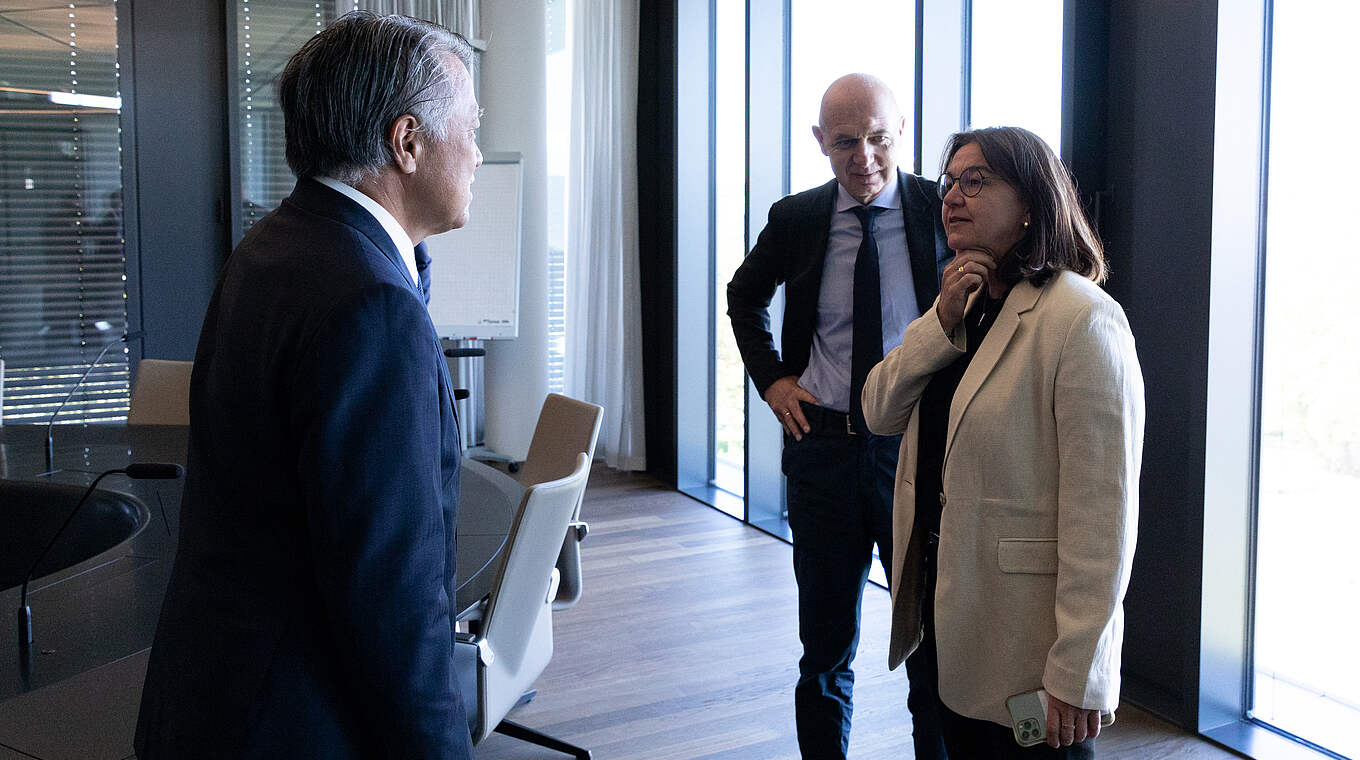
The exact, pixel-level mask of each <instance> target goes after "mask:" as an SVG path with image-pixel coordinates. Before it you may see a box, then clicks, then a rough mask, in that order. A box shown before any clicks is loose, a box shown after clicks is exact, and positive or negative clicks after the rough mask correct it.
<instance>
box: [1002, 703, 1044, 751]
mask: <svg viewBox="0 0 1360 760" xmlns="http://www.w3.org/2000/svg"><path fill="white" fill-rule="evenodd" d="M1006 709H1007V710H1008V711H1009V712H1010V714H1011V731H1013V732H1014V733H1015V741H1016V742H1017V743H1018V744H1019V745H1020V746H1021V747H1033V746H1034V745H1036V744H1042V743H1043V742H1044V741H1045V740H1046V739H1047V738H1048V692H1046V691H1044V690H1043V689H1035V690H1034V691H1026V692H1022V693H1020V694H1013V695H1011V696H1010V697H1008V698H1007V699H1006Z"/></svg>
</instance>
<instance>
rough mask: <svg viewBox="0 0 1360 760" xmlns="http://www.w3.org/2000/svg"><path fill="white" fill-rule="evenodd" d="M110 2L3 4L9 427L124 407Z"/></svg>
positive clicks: (0, 257)
mask: <svg viewBox="0 0 1360 760" xmlns="http://www.w3.org/2000/svg"><path fill="white" fill-rule="evenodd" d="M118 8H119V6H118V4H117V3H116V2H114V0H89V1H87V2H82V3H33V2H20V3H17V4H16V3H8V4H5V7H0V360H3V363H4V408H3V420H4V422H6V423H11V424H12V423H25V422H44V423H45V422H47V421H48V420H49V419H51V418H52V417H53V415H54V413H56V411H57V410H58V407H59V406H60V404H61V402H62V400H63V398H65V397H66V395H67V393H68V392H69V391H70V390H71V388H72V387H73V386H74V385H75V383H76V382H77V381H78V380H79V378H80V377H81V375H82V374H83V373H84V372H85V370H86V368H87V366H89V364H90V363H91V362H95V360H96V359H97V358H98V357H100V352H101V350H102V349H103V348H104V347H106V346H109V347H110V348H109V350H108V351H107V352H105V353H104V354H103V355H102V358H100V359H99V361H98V362H97V365H96V366H95V367H94V368H93V369H92V370H91V371H90V374H89V377H88V378H87V379H86V380H85V382H84V384H83V385H82V386H81V390H80V392H79V393H76V394H75V395H74V396H72V397H71V399H70V400H69V402H67V403H66V405H65V406H64V407H61V414H60V416H59V417H57V421H58V422H80V421H97V420H120V419H124V418H125V417H126V415H127V403H128V359H127V352H128V346H127V345H126V344H123V343H119V342H118V341H119V339H120V338H121V337H122V336H123V335H124V334H125V333H126V331H127V326H128V299H127V291H128V289H127V276H126V272H127V266H126V258H125V252H124V246H123V180H122V153H121V144H120V143H121V134H122V133H121V130H120V117H121V113H122V98H121V92H120V87H119V84H120V79H119V69H118V33H117V31H118Z"/></svg>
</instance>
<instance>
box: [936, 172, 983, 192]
mask: <svg viewBox="0 0 1360 760" xmlns="http://www.w3.org/2000/svg"><path fill="white" fill-rule="evenodd" d="M956 184H957V185H958V186H959V192H961V193H963V195H964V197H966V198H976V197H977V194H978V193H980V192H982V186H983V185H985V184H987V177H986V176H985V175H983V173H982V170H981V169H979V168H977V167H976V166H970V167H968V168H967V169H964V170H963V174H960V175H959V176H957V177H955V176H954V175H952V174H950V173H949V172H941V173H940V178H939V179H938V180H936V181H935V192H937V193H939V195H940V200H944V197H945V196H946V195H948V194H949V190H950V188H952V187H954V185H956Z"/></svg>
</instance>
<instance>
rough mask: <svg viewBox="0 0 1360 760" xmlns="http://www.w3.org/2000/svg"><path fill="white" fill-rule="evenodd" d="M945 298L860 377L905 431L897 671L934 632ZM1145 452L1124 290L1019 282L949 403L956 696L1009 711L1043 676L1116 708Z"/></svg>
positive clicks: (946, 357) (946, 658)
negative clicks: (928, 446) (927, 618)
mask: <svg viewBox="0 0 1360 760" xmlns="http://www.w3.org/2000/svg"><path fill="white" fill-rule="evenodd" d="M936 305H938V301H937V304H936ZM935 308H936V307H935V306H932V307H931V309H930V310H929V311H927V312H926V313H925V314H923V315H922V316H921V318H920V319H917V320H916V321H915V322H912V323H911V324H910V325H909V326H908V327H907V329H906V332H905V333H904V334H903V337H902V345H901V346H899V347H898V348H895V349H893V350H892V351H891V352H889V354H888V355H887V357H885V358H884V359H883V361H882V362H881V363H880V364H879V365H878V366H877V367H875V368H874V369H873V371H872V372H870V374H869V378H868V380H867V382H866V383H865V385H864V396H863V401H864V417H865V420H866V421H867V422H868V424H869V428H870V429H871V430H873V431H874V432H875V433H879V434H883V435H889V434H894V433H905V435H903V437H902V448H901V452H900V455H899V458H898V464H897V483H896V490H895V493H894V496H893V577H892V594H893V605H892V610H893V622H892V642H891V645H890V647H889V652H888V667H889V668H896V667H897V666H898V665H899V664H901V662H902V661H903V660H904V659H905V658H906V656H907V655H908V654H909V653H911V652H912V651H913V650H914V649H915V648H916V646H917V645H918V644H919V643H920V642H921V636H922V627H921V626H922V623H921V605H922V604H923V603H924V602H925V600H923V599H922V596H923V588H922V585H923V578H922V577H921V564H920V556H921V536H917V535H913V531H912V525H913V518H914V516H915V512H916V490H915V488H914V486H913V482H914V481H915V479H916V448H917V438H918V432H917V431H918V427H919V419H918V416H917V415H916V414H915V413H914V412H915V410H916V402H917V401H918V400H919V399H920V397H921V393H922V392H923V391H924V390H925V387H926V384H927V383H928V382H929V380H930V377H931V375H932V374H933V373H935V372H936V371H938V370H940V369H942V368H944V367H945V366H947V365H948V364H950V363H952V362H953V361H954V360H955V359H957V358H959V356H961V355H962V354H963V351H964V341H965V340H966V336H965V334H964V329H963V327H962V326H959V327H958V328H956V330H955V331H954V332H955V334H954V335H946V334H945V332H944V330H943V329H942V327H941V325H940V321H939V317H938V316H937V314H936V311H935ZM1142 448H1143V379H1142V373H1141V371H1140V370H1139V367H1138V358H1137V355H1136V354H1135V351H1134V345H1133V335H1132V334H1131V333H1130V332H1129V326H1128V321H1127V320H1126V319H1125V318H1124V312H1123V310H1122V309H1121V308H1120V307H1119V304H1117V303H1115V302H1114V300H1113V299H1111V298H1110V297H1109V296H1108V295H1106V294H1105V292H1104V291H1102V290H1101V289H1100V288H1099V287H1097V286H1096V285H1094V284H1093V283H1091V282H1090V281H1089V280H1087V279H1085V278H1083V277H1081V276H1080V275H1077V274H1074V273H1071V272H1063V273H1061V274H1059V275H1057V276H1055V277H1053V278H1052V279H1050V280H1049V282H1048V283H1047V284H1046V285H1045V286H1044V287H1042V288H1036V287H1034V286H1033V285H1031V284H1029V283H1028V282H1025V281H1022V282H1020V283H1019V284H1017V285H1016V286H1015V287H1014V289H1013V290H1012V292H1011V294H1010V296H1009V297H1008V298H1007V299H1006V302H1005V304H1004V306H1003V307H1002V309H1001V313H1000V315H999V316H998V317H997V320H996V322H995V323H994V324H993V326H992V328H991V330H990V331H989V332H988V334H987V337H986V339H985V340H984V341H983V342H982V346H981V347H980V348H979V350H978V352H977V354H976V355H975V356H974V357H973V361H972V362H971V363H970V364H969V366H968V371H967V372H965V373H964V375H963V378H962V380H961V381H960V383H959V387H958V390H957V391H956V392H955V393H954V400H953V404H952V405H951V407H950V409H949V426H948V433H947V438H946V443H945V459H944V479H943V482H944V493H943V494H941V495H940V499H941V500H942V502H944V504H945V506H944V512H943V515H942V518H941V524H940V545H939V569H938V586H937V591H936V596H935V620H936V643H937V648H938V656H939V669H940V697H941V699H942V700H943V701H944V703H945V704H946V705H948V706H949V707H950V709H952V710H954V711H955V712H957V713H960V714H962V715H966V716H969V717H972V718H978V719H983V720H991V721H995V722H997V723H1001V724H1003V725H1009V724H1010V720H1009V717H1008V715H1007V712H1006V698H1007V697H1008V696H1010V695H1012V694H1017V693H1019V692H1022V691H1028V690H1031V689H1036V688H1038V687H1039V686H1041V685H1042V686H1043V687H1044V688H1045V689H1047V690H1048V691H1049V692H1050V693H1051V694H1054V695H1055V696H1057V697H1058V698H1059V699H1062V700H1063V701H1065V702H1068V703H1070V704H1073V705H1078V706H1081V707H1083V708H1086V709H1098V710H1101V711H1102V712H1113V710H1114V708H1115V705H1116V704H1117V702H1118V701H1119V663H1120V649H1121V647H1122V645H1123V636H1124V632H1123V622H1124V621H1123V599H1124V592H1125V590H1126V589H1127V587H1128V578H1129V570H1130V567H1131V565H1132V562H1133V549H1134V540H1135V532H1136V529H1137V524H1138V472H1139V467H1140V462H1141V459H1142Z"/></svg>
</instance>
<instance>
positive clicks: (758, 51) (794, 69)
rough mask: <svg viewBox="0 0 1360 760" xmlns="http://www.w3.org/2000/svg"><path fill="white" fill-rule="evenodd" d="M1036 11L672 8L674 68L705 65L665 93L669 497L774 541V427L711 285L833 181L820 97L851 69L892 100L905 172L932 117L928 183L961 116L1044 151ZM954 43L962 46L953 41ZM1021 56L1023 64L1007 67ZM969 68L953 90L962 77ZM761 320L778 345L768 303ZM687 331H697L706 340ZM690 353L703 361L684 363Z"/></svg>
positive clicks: (1052, 119)
mask: <svg viewBox="0 0 1360 760" xmlns="http://www.w3.org/2000/svg"><path fill="white" fill-rule="evenodd" d="M1034 5H1035V7H1033V8H1030V9H1029V10H1030V11H1031V12H1028V13H1020V12H1018V11H1017V10H1016V9H1015V8H1013V7H1011V5H1010V4H1006V3H1002V2H998V1H997V0H972V2H968V1H967V0H951V1H950V2H936V3H925V2H894V3H881V2H878V3H876V2H869V1H868V0H845V1H844V2H839V3H837V4H836V5H835V7H834V8H832V7H829V6H828V5H827V4H826V3H824V2H818V1H817V0H747V2H734V3H725V2H709V3H696V4H692V5H690V4H682V5H681V9H680V17H679V18H680V34H679V38H680V53H679V54H680V60H684V61H690V62H691V63H693V62H695V61H703V60H706V61H708V65H707V68H706V69H702V68H700V69H698V70H696V67H694V66H685V67H682V69H681V71H680V80H681V81H680V83H679V97H680V111H679V119H680V125H679V127H680V128H679V139H678V143H679V154H680V157H679V191H680V197H679V206H680V209H679V211H680V216H681V220H680V227H679V229H678V230H677V241H678V245H679V248H680V253H679V255H680V269H679V272H678V285H677V287H678V289H679V292H678V296H679V305H680V315H679V322H680V324H679V326H678V330H679V332H678V335H677V341H678V345H679V346H680V355H679V358H680V361H679V362H678V366H677V374H678V378H677V379H678V385H679V392H678V404H679V407H680V408H679V411H678V417H677V429H678V443H679V447H680V457H679V465H678V469H679V477H678V480H679V483H680V487H681V489H682V490H684V491H686V492H687V493H690V494H692V495H695V496H696V497H698V498H701V499H703V500H705V501H708V502H709V503H711V504H714V505H715V506H718V507H719V508H721V509H724V511H727V512H729V513H730V514H733V515H736V516H741V515H742V513H743V508H742V507H743V503H744V508H745V509H744V512H745V518H746V519H747V520H748V521H749V522H751V523H752V524H754V525H757V526H759V527H761V528H763V529H765V530H767V531H769V532H771V533H774V534H776V535H784V536H787V535H788V533H787V531H788V528H787V522H786V520H785V517H786V515H785V512H784V508H783V488H782V476H781V474H780V472H779V449H780V445H781V444H780V441H781V437H780V434H779V428H778V423H777V422H775V421H774V420H773V418H772V415H770V414H769V409H768V407H767V406H766V405H765V403H764V401H763V399H761V398H760V396H759V394H757V393H756V392H755V389H754V388H753V386H751V385H750V383H749V381H748V380H746V379H745V378H744V376H743V368H742V366H741V364H740V358H739V355H738V354H737V351H736V348H735V344H734V341H733V339H732V333H731V324H730V322H729V321H728V318H727V316H726V292H725V285H726V283H727V282H728V280H730V279H731V277H732V274H733V272H734V271H735V270H736V268H737V266H739V264H740V262H741V259H742V257H743V256H744V255H745V253H746V251H747V250H748V248H749V246H750V245H751V244H753V243H754V241H755V239H756V237H757V235H758V234H759V232H760V230H761V228H762V227H763V226H764V224H765V221H766V212H767V210H768V209H769V207H770V204H772V203H773V202H774V201H776V200H778V199H779V198H780V197H781V196H783V195H786V194H788V193H794V192H799V191H802V190H806V189H808V188H811V187H815V186H817V185H820V184H822V183H824V182H826V181H827V180H829V179H831V177H832V172H831V168H830V165H829V163H828V160H827V157H826V156H825V155H823V154H822V152H821V150H820V146H818V145H817V142H816V140H815V138H814V137H813V135H812V126H813V125H814V124H816V123H817V119H818V115H819V114H818V111H819V108H820V102H821V97H822V94H823V93H824V92H825V90H826V88H827V86H828V85H829V84H830V83H831V82H832V81H833V80H835V79H836V78H837V77H839V76H842V75H844V74H847V73H852V72H862V73H868V74H872V75H874V76H877V77H879V78H880V79H882V80H884V81H885V82H886V83H887V84H888V86H889V87H890V88H892V90H893V92H894V94H895V95H896V97H897V101H898V106H899V107H900V109H901V111H902V113H903V115H904V116H905V123H906V128H905V130H904V134H903V136H902V140H901V142H900V143H899V146H898V153H897V159H898V163H899V165H900V166H901V167H902V168H903V169H906V170H908V171H912V170H914V169H915V167H916V165H917V161H918V156H917V151H918V148H917V143H918V142H920V140H919V139H918V135H917V131H918V125H919V124H921V123H922V118H921V114H920V110H921V109H923V108H924V109H927V110H929V109H931V108H933V109H934V112H935V113H939V114H942V115H941V116H939V117H938V118H934V119H931V120H927V121H929V122H930V123H929V125H928V126H929V127H930V129H931V130H933V131H932V132H931V137H930V140H929V141H927V142H929V144H922V145H921V146H920V148H919V150H920V152H921V153H922V154H923V156H924V158H923V160H921V164H922V169H921V170H922V171H923V172H924V173H926V174H928V175H931V176H933V175H934V174H935V171H936V166H935V164H936V161H937V157H938V151H939V149H940V147H941V145H942V144H943V135H945V134H948V133H949V132H952V131H955V130H957V129H960V128H962V127H963V126H964V124H965V119H966V118H967V114H968V112H969V108H970V107H971V109H972V111H973V112H974V113H976V114H978V115H979V116H980V117H982V118H986V119H987V120H988V122H989V123H1007V124H1020V125H1023V126H1027V127H1029V128H1031V129H1033V130H1035V131H1036V132H1039V133H1040V134H1041V135H1043V136H1044V137H1045V139H1047V140H1049V141H1050V142H1051V144H1053V145H1054V147H1055V149H1056V147H1057V141H1058V124H1059V123H1060V120H1061V103H1060V96H1059V95H1060V92H1061V86H1062V45H1061V39H1062V28H1063V16H1062V14H1063V8H1062V5H1063V4H1062V2H1061V0H1044V1H1043V2H1041V3H1036V4H1034ZM1027 7H1028V4H1027ZM918 27H920V28H919V29H918ZM1016 28H1020V29H1022V30H1023V34H1024V35H1029V36H1028V38H1027V41H1026V42H1024V43H1018V42H1015V41H1013V40H1011V39H1008V38H1007V37H1006V34H1005V32H1006V30H1007V29H1010V30H1011V31H1014V30H1015V29H1016ZM866 30H872V33H871V34H867V35H866V33H865V31H866ZM965 35H967V36H969V39H970V40H971V44H960V39H962V38H963V37H964V36H965ZM918 47H921V49H922V50H923V51H925V52H924V55H925V56H926V60H925V63H920V60H921V56H920V55H918V54H917V49H918ZM1031 48H1042V50H1038V51H1037V52H1036V51H1035V50H1031ZM969 51H971V58H970V57H967V56H969V55H970V53H969ZM1021 54H1023V55H1024V60H1025V61H1026V65H1025V66H1024V67H1017V66H1015V64H1014V62H1015V60H1016V58H1015V57H1016V56H1017V55H1021ZM918 67H919V68H920V69H921V71H919V72H918ZM968 72H971V73H970V79H968V81H965V78H964V77H962V76H961V73H968ZM923 76H929V77H931V78H930V79H929V80H928V81H924V80H923V79H922V77H923ZM1021 78H1022V79H1023V81H1022V80H1021ZM1020 83H1023V84H1024V86H1025V87H1027V88H1029V96H1028V97H1018V96H1013V95H1012V93H1011V91H1012V90H1014V89H1016V88H1017V87H1018V86H1019V84H1020ZM918 89H921V90H922V91H921V92H918ZM969 92H971V95H972V97H971V99H967V98H966V96H967V94H968V93H969ZM941 104H943V105H941ZM930 141H933V142H930ZM701 166H702V167H703V168H704V169H703V170H702V171H701V168H700V167H701ZM700 262H704V263H703V264H701V263H700ZM700 269H702V272H699V271H698V270H700ZM691 271H693V272H694V274H691ZM700 304H703V305H704V306H703V307H700ZM770 310H771V326H772V331H773V332H774V334H775V342H776V345H777V344H778V342H779V334H778V333H779V322H780V319H781V315H782V300H781V296H780V295H779V294H776V296H775V299H774V301H773V302H772V303H771V306H770ZM696 334H698V335H707V336H708V337H707V341H706V343H705V342H704V341H700V340H695V335H696ZM700 345H703V346H705V348H704V350H703V354H702V355H699V354H697V353H696V350H697V349H698V348H699V346H700ZM695 405H703V408H702V409H699V408H695ZM743 421H744V423H745V424H744V428H745V429H744V430H743V427H742V423H743ZM691 428H692V429H691ZM691 450H692V452H693V453H691ZM743 463H744V465H745V469H744V471H743V469H742V465H743Z"/></svg>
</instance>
